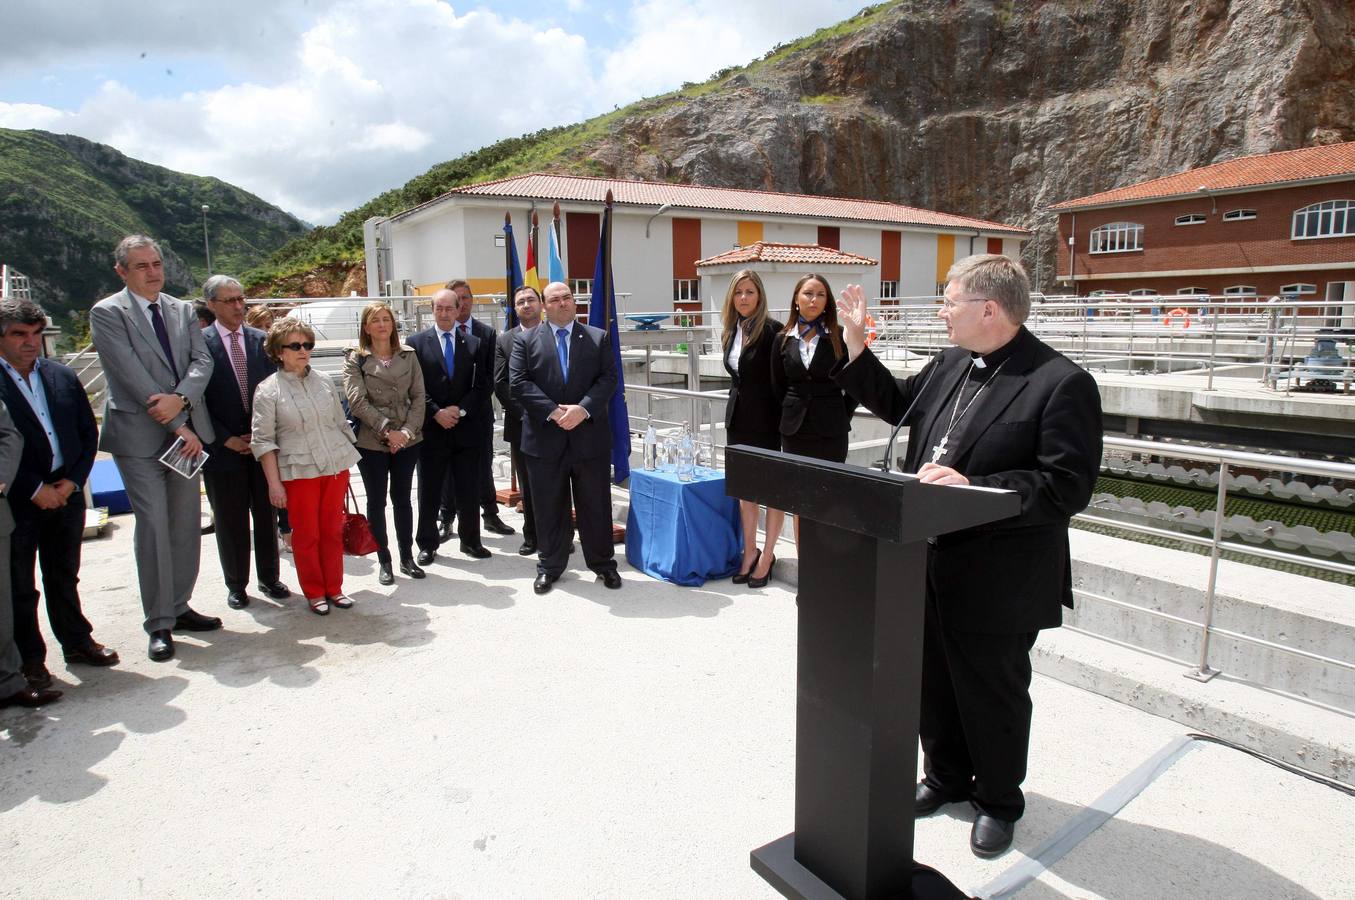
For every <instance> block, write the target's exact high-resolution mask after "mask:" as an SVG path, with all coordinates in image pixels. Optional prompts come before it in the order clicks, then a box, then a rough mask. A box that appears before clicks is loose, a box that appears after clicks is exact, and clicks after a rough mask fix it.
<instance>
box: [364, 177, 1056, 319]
mask: <svg viewBox="0 0 1355 900" xmlns="http://www.w3.org/2000/svg"><path fill="white" fill-rule="evenodd" d="M609 190H610V191H611V192H612V195H613V199H614V206H613V210H614V213H613V222H614V231H613V237H612V271H613V274H614V277H615V279H616V290H617V292H618V294H624V295H627V296H626V297H624V298H623V299H621V300H620V301H619V302H620V304H621V305H622V307H623V308H622V310H621V312H622V313H638V312H669V311H673V310H697V309H700V308H702V307H705V308H710V307H712V306H713V305H716V304H718V303H719V302H721V301H722V300H723V297H724V292H723V289H721V290H719V291H718V296H714V297H712V296H708V294H710V289H709V288H705V289H703V287H702V286H701V276H700V275H699V273H698V271H697V265H696V264H697V262H698V261H699V260H706V259H709V258H713V257H717V256H718V255H719V254H723V253H726V252H728V251H731V250H735V249H738V248H741V247H748V246H750V245H753V244H756V243H758V242H762V243H763V244H764V245H765V246H768V247H770V246H775V245H791V244H800V245H818V246H819V247H822V248H827V249H829V250H837V251H841V252H843V253H848V254H854V255H855V256H856V257H860V258H864V259H868V260H870V265H869V266H868V267H867V271H866V277H865V278H864V279H863V284H865V286H866V289H867V291H868V292H871V293H873V294H875V295H877V296H883V297H899V296H917V295H930V294H933V293H935V292H937V290H938V284H939V283H940V282H943V281H944V280H945V273H946V270H947V269H949V268H950V266H951V264H952V263H954V262H955V261H956V260H957V259H961V258H963V257H965V256H969V255H970V254H972V253H989V252H993V253H1005V254H1007V255H1008V256H1011V257H1012V258H1017V257H1018V256H1019V255H1020V250H1021V243H1022V241H1024V240H1026V239H1028V238H1029V237H1030V232H1028V231H1026V230H1025V229H1021V228H1015V227H1013V226H1010V225H1004V224H1002V223H1000V222H988V221H985V220H983V219H974V218H970V217H968V216H956V215H950V214H947V213H939V212H933V211H931V210H925V209H917V208H915V207H911V206H903V205H901V204H897V203H884V202H881V201H875V200H853V199H847V198H839V197H816V196H809V195H804V194H781V193H775V192H771V191H750V190H740V189H733V188H712V187H702V186H699V185H684V184H666V183H654V182H641V181H621V180H618V179H613V178H588V177H582V176H576V175H548V174H540V173H534V174H529V175H521V176H518V177H514V178H505V179H502V180H499V181H490V182H484V183H481V184H472V185H467V186H465V187H460V188H456V189H454V190H451V191H448V192H447V193H445V194H443V195H442V196H440V197H437V198H435V199H433V200H430V201H428V202H426V203H423V204H420V205H419V206H415V207H412V208H411V209H407V210H405V211H403V212H400V213H397V214H396V215H393V216H390V217H389V218H380V217H377V218H373V219H370V220H368V222H367V223H366V224H365V226H364V236H365V239H366V253H367V279H368V293H369V294H370V295H372V296H376V295H379V294H384V295H399V294H430V293H432V292H433V291H435V290H436V289H437V288H439V287H441V286H442V285H443V284H444V283H445V282H446V281H447V280H448V279H450V278H465V279H466V280H467V281H469V282H470V284H471V287H472V289H473V290H474V291H475V293H476V294H477V295H479V296H486V295H492V294H498V293H502V292H503V290H504V247H503V218H504V213H510V214H511V215H512V219H513V230H514V233H515V237H516V239H517V243H518V255H519V258H520V259H522V260H524V263H525V259H526V249H527V248H526V240H527V232H528V230H529V224H530V219H531V213H532V211H535V212H536V213H537V215H538V217H539V221H540V225H541V230H540V238H539V241H538V255H537V262H538V264H539V267H540V271H541V272H542V280H543V281H544V280H545V277H544V275H545V270H546V263H545V256H546V249H545V248H546V227H547V226H548V224H549V222H550V218H551V210H552V207H553V205H554V204H556V203H558V204H559V206H560V210H561V226H560V237H561V242H562V244H563V248H562V258H563V262H564V265H565V270H566V274H567V276H568V278H569V279H570V281H571V283H572V285H573V287H574V289H575V291H576V292H577V293H588V292H589V291H590V290H591V279H592V276H593V266H594V261H595V259H596V255H597V239H598V229H599V225H600V220H601V212H602V203H603V200H604V198H605V197H606V194H607V191H609ZM768 291H769V293H771V289H770V288H769V289H768ZM769 299H770V300H771V301H772V306H773V308H774V309H776V308H782V307H788V306H789V301H790V298H789V296H786V297H784V298H778V297H775V296H772V297H770V298H769Z"/></svg>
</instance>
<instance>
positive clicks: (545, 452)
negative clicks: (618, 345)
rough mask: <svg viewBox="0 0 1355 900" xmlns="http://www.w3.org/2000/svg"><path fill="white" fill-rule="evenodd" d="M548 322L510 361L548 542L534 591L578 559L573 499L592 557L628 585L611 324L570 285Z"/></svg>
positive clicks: (553, 303) (522, 336)
mask: <svg viewBox="0 0 1355 900" xmlns="http://www.w3.org/2000/svg"><path fill="white" fill-rule="evenodd" d="M542 295H543V298H544V300H545V308H546V311H545V321H544V322H542V323H541V324H540V325H538V326H536V327H535V328H533V329H531V330H530V331H523V332H520V333H519V334H518V335H517V337H516V338H515V340H514V341H513V352H512V354H511V355H510V356H509V359H508V385H509V390H511V391H512V395H513V399H515V400H517V401H518V403H519V404H520V405H521V406H522V439H521V448H522V453H523V455H524V456H526V457H527V471H528V472H529V473H530V474H529V477H530V478H531V482H532V503H533V508H534V510H535V513H536V516H535V518H536V543H537V549H538V556H537V564H536V582H535V584H534V585H533V590H535V591H536V593H538V594H544V593H546V592H547V591H549V590H550V589H551V585H552V584H554V583H555V582H556V581H557V580H559V578H560V574H561V573H562V572H563V571H564V568H565V563H566V562H568V561H569V550H570V543H571V541H570V529H569V501H570V495H571V494H572V495H573V498H574V511H575V512H576V513H577V514H578V524H579V542H580V543H581V544H583V561H584V563H585V564H586V565H587V566H588V568H590V569H592V570H593V571H594V572H595V573H597V576H598V577H599V578H601V579H602V583H603V584H604V585H606V586H607V587H608V588H611V589H613V590H615V589H616V588H619V587H621V576H620V575H619V574H617V571H616V558H615V548H614V547H613V545H612V494H611V478H610V477H609V475H610V474H611V473H610V469H611V453H612V432H611V429H610V428H609V427H608V425H607V404H608V402H609V401H610V400H611V398H612V392H613V391H615V390H616V363H615V361H614V360H613V359H612V348H611V344H610V341H609V340H608V338H607V332H605V331H603V330H602V329H600V328H594V327H593V326H591V325H583V324H580V323H579V322H578V321H576V319H575V314H576V311H577V306H576V305H575V303H574V294H573V292H572V291H570V289H569V285H566V284H561V283H560V282H558V281H553V282H551V283H550V284H548V285H546V289H545V290H544V291H543V292H542Z"/></svg>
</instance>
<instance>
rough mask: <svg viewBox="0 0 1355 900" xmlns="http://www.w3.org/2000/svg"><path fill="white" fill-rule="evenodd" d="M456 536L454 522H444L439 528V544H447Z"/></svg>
mask: <svg viewBox="0 0 1355 900" xmlns="http://www.w3.org/2000/svg"><path fill="white" fill-rule="evenodd" d="M454 534H456V523H455V522H453V521H450V520H449V521H446V522H443V523H442V524H441V525H439V526H438V543H439V544H445V543H447V542H448V541H450V540H451V539H452V535H454Z"/></svg>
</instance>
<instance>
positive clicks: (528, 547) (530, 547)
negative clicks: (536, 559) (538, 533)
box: [518, 541, 536, 556]
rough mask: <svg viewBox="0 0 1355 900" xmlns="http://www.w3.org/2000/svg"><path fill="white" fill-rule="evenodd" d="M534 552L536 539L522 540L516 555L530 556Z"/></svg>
mask: <svg viewBox="0 0 1355 900" xmlns="http://www.w3.org/2000/svg"><path fill="white" fill-rule="evenodd" d="M535 552H536V541H523V542H522V546H521V547H519V548H518V556H531V555H532V554H533V553H535Z"/></svg>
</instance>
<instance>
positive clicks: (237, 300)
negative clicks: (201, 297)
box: [212, 297, 245, 305]
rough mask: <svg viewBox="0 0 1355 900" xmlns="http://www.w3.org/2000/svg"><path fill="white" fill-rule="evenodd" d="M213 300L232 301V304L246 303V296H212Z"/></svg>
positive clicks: (217, 301)
mask: <svg viewBox="0 0 1355 900" xmlns="http://www.w3.org/2000/svg"><path fill="white" fill-rule="evenodd" d="M212 302H213V303H230V304H232V305H234V304H236V303H244V302H245V298H244V297H213V298H212Z"/></svg>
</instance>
